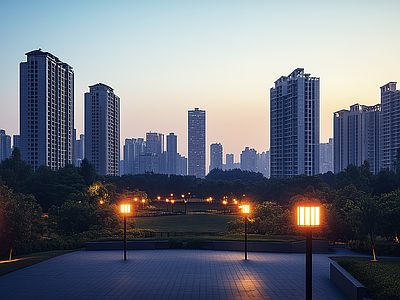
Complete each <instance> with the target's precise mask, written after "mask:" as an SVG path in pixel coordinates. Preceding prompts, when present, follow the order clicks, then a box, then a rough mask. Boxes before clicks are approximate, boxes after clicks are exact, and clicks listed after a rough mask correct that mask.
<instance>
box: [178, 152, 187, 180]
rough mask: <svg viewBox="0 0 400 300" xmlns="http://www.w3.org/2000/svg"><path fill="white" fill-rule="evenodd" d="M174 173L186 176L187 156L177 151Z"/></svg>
mask: <svg viewBox="0 0 400 300" xmlns="http://www.w3.org/2000/svg"><path fill="white" fill-rule="evenodd" d="M176 174H177V175H182V176H186V175H187V158H186V157H184V156H181V155H180V154H179V153H178V158H177V160H176Z"/></svg>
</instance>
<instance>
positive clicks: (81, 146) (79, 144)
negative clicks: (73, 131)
mask: <svg viewBox="0 0 400 300" xmlns="http://www.w3.org/2000/svg"><path fill="white" fill-rule="evenodd" d="M75 155H76V163H75V165H76V166H80V165H81V162H82V160H83V159H84V158H85V135H84V134H81V135H80V136H79V140H76V142H75Z"/></svg>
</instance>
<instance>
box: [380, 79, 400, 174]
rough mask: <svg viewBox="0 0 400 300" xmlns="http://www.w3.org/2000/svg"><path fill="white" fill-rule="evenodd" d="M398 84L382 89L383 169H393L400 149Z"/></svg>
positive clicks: (381, 158) (381, 131)
mask: <svg viewBox="0 0 400 300" xmlns="http://www.w3.org/2000/svg"><path fill="white" fill-rule="evenodd" d="M396 84H397V83H396V82H389V83H387V84H385V85H384V86H382V87H381V113H380V137H381V140H380V145H381V146H380V161H381V165H380V167H381V168H389V169H393V163H394V161H395V159H396V154H397V149H398V148H400V91H399V90H396Z"/></svg>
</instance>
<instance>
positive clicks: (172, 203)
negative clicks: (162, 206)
mask: <svg viewBox="0 0 400 300" xmlns="http://www.w3.org/2000/svg"><path fill="white" fill-rule="evenodd" d="M174 203H175V200H174V199H172V200H171V211H172V213H174Z"/></svg>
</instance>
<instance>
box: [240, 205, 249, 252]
mask: <svg viewBox="0 0 400 300" xmlns="http://www.w3.org/2000/svg"><path fill="white" fill-rule="evenodd" d="M239 208H242V213H243V214H244V259H245V260H247V215H248V214H249V213H250V205H248V204H244V205H242V206H241V207H239Z"/></svg>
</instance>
